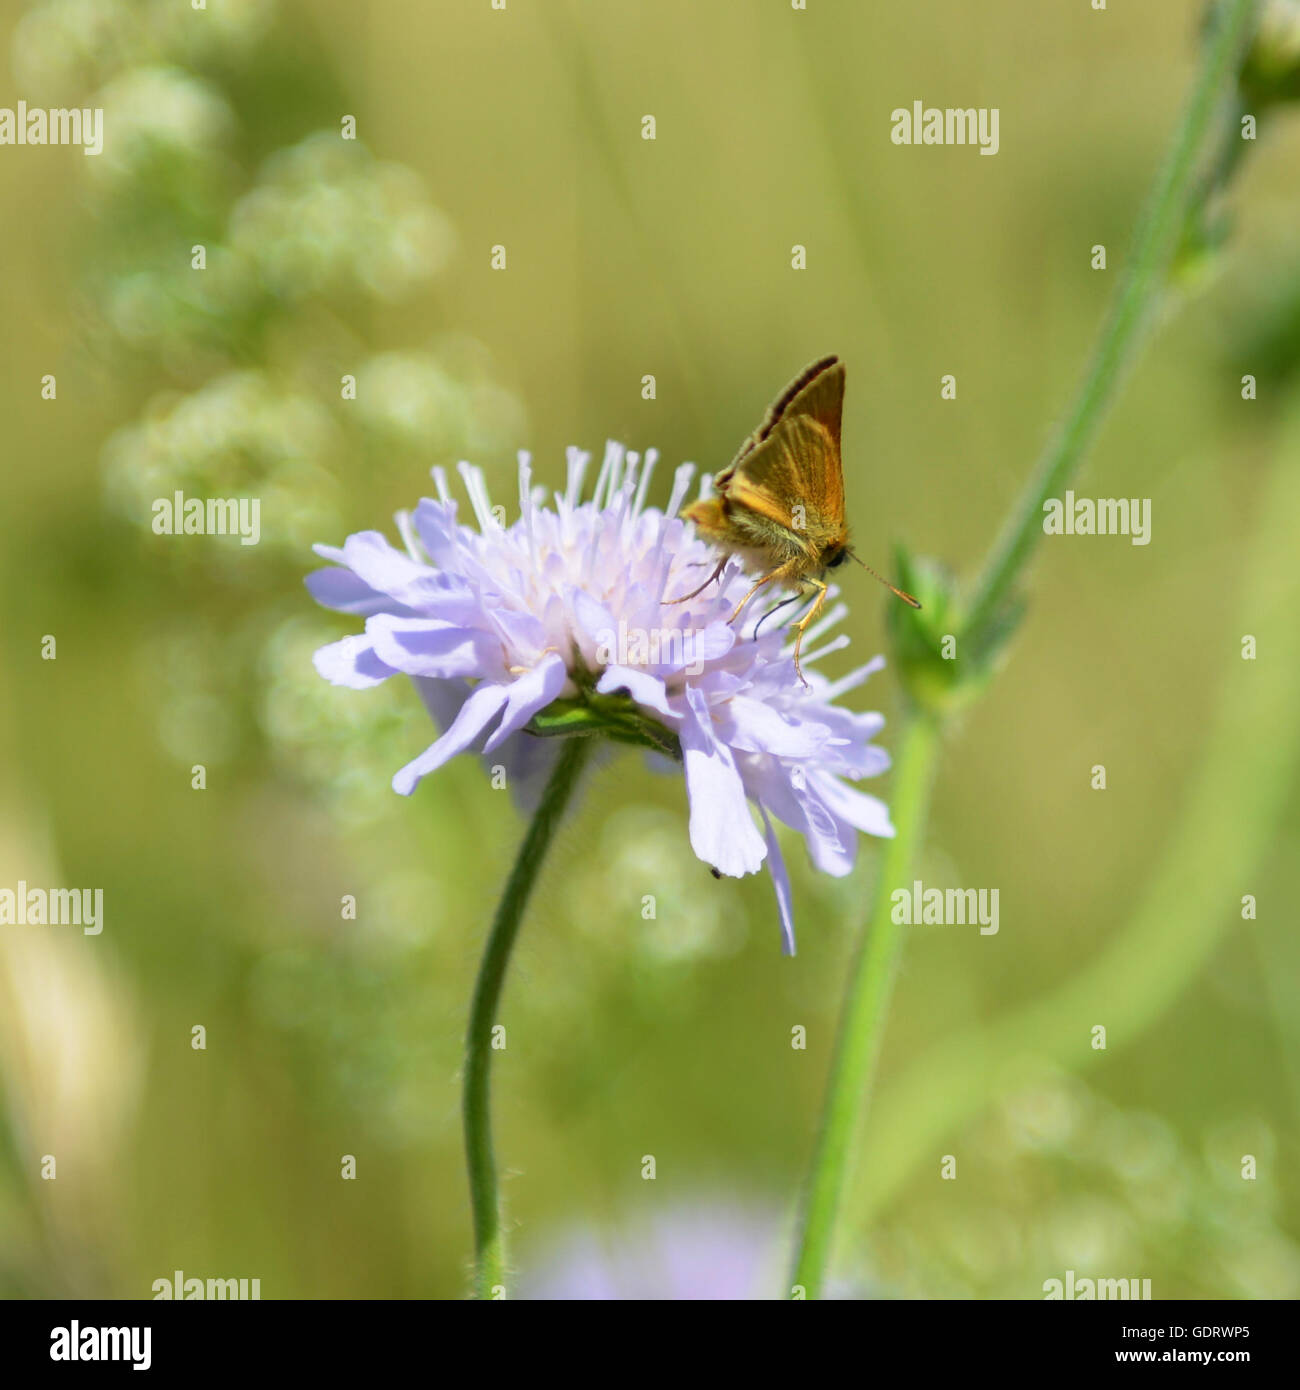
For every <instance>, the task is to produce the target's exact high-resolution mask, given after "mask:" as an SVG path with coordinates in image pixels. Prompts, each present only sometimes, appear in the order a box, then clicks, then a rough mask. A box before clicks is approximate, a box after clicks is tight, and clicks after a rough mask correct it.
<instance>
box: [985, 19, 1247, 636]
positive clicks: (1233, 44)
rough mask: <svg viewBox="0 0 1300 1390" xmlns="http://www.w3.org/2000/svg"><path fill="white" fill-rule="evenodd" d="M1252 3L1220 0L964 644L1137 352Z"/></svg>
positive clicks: (1020, 562) (1024, 552) (993, 557)
mask: <svg viewBox="0 0 1300 1390" xmlns="http://www.w3.org/2000/svg"><path fill="white" fill-rule="evenodd" d="M1257 6H1258V0H1228V2H1227V3H1226V4H1224V5H1223V6H1222V8H1221V9H1220V10H1219V11H1218V14H1217V18H1216V21H1215V24H1216V27H1215V31H1214V33H1213V34H1212V36H1211V37H1210V40H1209V42H1208V43H1207V44H1206V47H1205V50H1204V55H1203V58H1202V61H1201V67H1200V71H1199V72H1198V74H1197V78H1196V82H1195V84H1194V85H1193V87H1192V93H1191V97H1190V99H1189V100H1188V103H1187V107H1186V110H1185V111H1184V113H1183V118H1182V120H1181V122H1180V123H1179V125H1178V129H1177V130H1176V131H1175V133H1174V140H1173V144H1172V145H1171V146H1170V148H1169V153H1168V154H1167V155H1166V157H1165V161H1164V163H1163V164H1162V165H1161V167H1160V171H1159V173H1158V174H1157V176H1156V181H1155V184H1154V186H1153V187H1152V190H1151V193H1150V195H1149V196H1148V199H1147V203H1146V206H1145V208H1144V209H1143V212H1142V216H1141V219H1140V221H1139V222H1138V227H1137V230H1136V232H1135V233H1134V236H1133V246H1132V250H1131V252H1130V254H1129V259H1128V266H1127V269H1126V271H1125V274H1124V278H1123V280H1122V281H1121V283H1120V285H1119V288H1118V290H1117V292H1116V295H1115V298H1114V300H1113V301H1112V304H1111V309H1110V313H1109V315H1108V317H1107V319H1106V323H1105V325H1104V326H1103V328H1102V331H1101V334H1100V336H1099V337H1098V339H1097V343H1096V346H1095V347H1094V348H1093V352H1092V357H1091V359H1090V360H1089V362H1088V366H1087V370H1086V371H1085V373H1084V377H1083V381H1082V384H1081V385H1080V387H1079V390H1078V394H1077V395H1076V396H1075V399H1074V404H1073V406H1072V407H1071V409H1070V413H1069V414H1068V415H1067V416H1066V418H1065V421H1064V423H1063V424H1062V425H1061V426H1060V428H1059V429H1058V430H1057V431H1056V432H1055V434H1054V435H1053V436H1052V438H1051V439H1050V440H1049V442H1048V444H1047V447H1046V449H1045V450H1044V452H1043V454H1042V456H1041V457H1040V459H1039V461H1038V465H1037V467H1036V468H1035V469H1034V472H1033V474H1032V475H1031V477H1030V479H1029V481H1028V483H1027V484H1026V485H1025V487H1024V488H1022V489H1021V492H1020V496H1019V498H1018V499H1017V501H1016V503H1015V506H1014V508H1013V509H1012V512H1011V516H1010V517H1009V519H1008V521H1007V524H1006V526H1005V527H1004V528H1003V531H1002V534H1001V535H1000V536H999V538H998V541H997V544H996V545H995V546H994V547H993V550H992V553H991V554H990V556H989V558H988V561H987V563H986V564H985V566H984V568H983V571H982V572H981V574H980V577H979V579H978V581H977V582H976V585H975V589H974V593H973V595H972V598H971V603H970V607H969V609H968V612H967V616H966V622H965V629H964V640H965V641H966V642H969V643H971V644H972V645H973V646H974V647H975V648H978V647H979V646H980V645H981V643H982V641H983V639H984V637H985V636H986V634H987V630H988V628H989V627H990V625H991V624H992V623H993V622H994V621H995V619H996V615H997V610H998V608H999V606H1000V605H1001V603H1002V602H1003V600H1004V599H1006V598H1007V597H1008V595H1009V593H1010V591H1011V588H1012V586H1013V584H1014V582H1015V580H1016V579H1017V578H1018V577H1019V575H1020V573H1021V571H1022V570H1023V569H1024V567H1025V563H1026V562H1027V561H1028V559H1029V555H1030V552H1031V551H1032V550H1033V548H1034V545H1035V544H1036V543H1037V541H1038V540H1039V539H1040V537H1041V536H1042V534H1043V503H1044V502H1046V501H1047V500H1048V499H1049V498H1051V497H1055V496H1057V495H1058V494H1059V493H1060V492H1061V490H1062V489H1063V488H1064V487H1065V485H1066V484H1067V483H1068V482H1069V481H1070V479H1071V477H1072V476H1073V474H1074V473H1076V472H1077V471H1078V468H1079V465H1080V464H1081V463H1082V461H1083V459H1084V456H1085V455H1086V453H1087V451H1088V447H1089V446H1090V445H1091V443H1092V441H1093V439H1094V437H1095V436H1096V433H1097V431H1098V429H1099V428H1100V426H1101V423H1102V421H1103V420H1104V419H1105V417H1106V412H1107V409H1108V408H1109V406H1110V404H1111V402H1112V401H1113V400H1114V398H1115V395H1116V394H1117V390H1118V387H1119V386H1120V385H1121V384H1122V382H1123V379H1124V374H1125V372H1126V370H1127V369H1128V367H1129V366H1130V365H1131V363H1132V361H1133V359H1134V357H1135V355H1136V353H1137V349H1138V348H1139V347H1140V346H1141V343H1142V338H1143V331H1144V329H1145V328H1146V326H1147V324H1148V323H1149V322H1150V320H1151V318H1152V316H1153V314H1152V311H1153V309H1154V308H1155V307H1156V305H1157V304H1158V302H1159V299H1160V296H1161V293H1162V291H1163V289H1164V284H1165V278H1166V272H1167V270H1168V268H1169V261H1170V258H1171V256H1172V255H1173V253H1174V249H1175V247H1176V245H1177V242H1178V237H1179V234H1180V232H1181V231H1182V227H1183V218H1184V215H1185V212H1186V208H1187V202H1188V198H1189V195H1190V194H1191V192H1192V190H1193V188H1194V186H1195V182H1196V176H1197V172H1198V168H1199V164H1200V159H1201V157H1202V154H1203V147H1204V145H1205V142H1206V135H1207V132H1208V131H1210V129H1211V127H1212V126H1213V124H1214V122H1215V119H1216V116H1217V115H1218V114H1219V110H1220V106H1221V104H1222V103H1223V102H1224V101H1225V100H1226V98H1227V95H1228V92H1227V88H1228V86H1229V84H1230V82H1231V81H1232V80H1234V79H1235V76H1236V72H1237V68H1238V65H1239V63H1240V61H1241V57H1242V53H1243V52H1244V50H1245V46H1246V43H1247V40H1248V39H1249V38H1250V36H1251V34H1252V32H1253V30H1254V22H1255V18H1256V14H1255V12H1256V9H1257ZM1221 158H1222V156H1221V155H1220V159H1221Z"/></svg>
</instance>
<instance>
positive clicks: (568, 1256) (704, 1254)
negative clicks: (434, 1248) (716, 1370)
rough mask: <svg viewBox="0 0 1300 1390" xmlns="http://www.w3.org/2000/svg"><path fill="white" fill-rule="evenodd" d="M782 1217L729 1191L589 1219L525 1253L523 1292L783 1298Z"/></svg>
mask: <svg viewBox="0 0 1300 1390" xmlns="http://www.w3.org/2000/svg"><path fill="white" fill-rule="evenodd" d="M781 1225H782V1223H781V1220H780V1217H779V1216H778V1215H777V1214H776V1213H775V1212H773V1211H769V1210H766V1209H764V1208H760V1207H750V1206H741V1205H739V1204H737V1203H735V1202H734V1201H731V1200H728V1199H726V1198H722V1199H719V1200H716V1201H705V1200H696V1201H694V1202H689V1203H685V1204H682V1205H680V1206H674V1207H672V1208H670V1209H669V1210H668V1211H666V1212H664V1213H662V1214H657V1215H655V1216H652V1217H648V1218H643V1219H642V1220H641V1221H639V1222H637V1223H635V1224H634V1225H632V1226H630V1227H625V1228H622V1229H615V1230H608V1231H600V1230H598V1229H597V1228H595V1227H594V1226H591V1225H590V1224H588V1223H584V1224H583V1225H581V1226H579V1227H578V1228H577V1229H574V1230H571V1231H569V1232H567V1233H565V1234H564V1235H563V1236H561V1237H560V1238H558V1239H556V1240H554V1241H553V1242H551V1243H550V1244H549V1245H546V1246H543V1247H542V1248H540V1249H539V1250H538V1251H537V1254H536V1256H535V1258H534V1259H532V1260H528V1259H525V1260H524V1261H523V1262H522V1265H521V1269H520V1296H521V1297H522V1298H526V1299H547V1300H566V1301H567V1300H578V1299H580V1300H584V1301H586V1300H593V1301H608V1300H620V1301H622V1300H636V1301H640V1300H644V1299H652V1300H667V1299H673V1300H679V1299H680V1300H687V1301H691V1302H695V1301H703V1300H710V1301H713V1300H725V1301H735V1300H740V1299H762V1298H775V1297H776V1296H777V1294H778V1293H779V1291H780V1288H781V1276H782V1269H781V1260H782V1252H781V1242H780V1235H781Z"/></svg>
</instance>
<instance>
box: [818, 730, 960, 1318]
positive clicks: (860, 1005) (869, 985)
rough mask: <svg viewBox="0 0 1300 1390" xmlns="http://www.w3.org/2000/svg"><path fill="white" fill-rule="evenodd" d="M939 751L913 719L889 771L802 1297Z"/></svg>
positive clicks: (888, 973) (827, 1235) (838, 1172)
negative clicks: (886, 812) (879, 851)
mask: <svg viewBox="0 0 1300 1390" xmlns="http://www.w3.org/2000/svg"><path fill="white" fill-rule="evenodd" d="M938 746H939V727H938V724H937V723H936V722H935V720H934V719H933V718H932V717H931V716H930V715H928V714H923V713H920V712H916V713H913V714H911V715H910V716H909V717H908V721H907V723H906V725H905V726H904V729H903V734H902V737H901V739H900V741H899V749H898V757H897V760H896V762H895V764H894V796H893V820H894V831H895V834H894V838H893V839H892V840H887V841H886V842H885V851H884V854H883V856H882V858H881V864H880V877H879V879H878V880H877V881H876V891H875V897H874V899H873V901H872V906H871V916H870V918H869V920H868V922H867V928H866V931H865V932H864V934H863V936H862V939H861V941H860V942H859V944H858V954H857V959H856V961H855V963H854V966H853V970H852V972H851V973H850V975H849V984H848V989H847V991H846V993H845V999H844V1011H843V1013H842V1014H841V1015H840V1031H839V1037H838V1038H837V1040H836V1044H835V1058H834V1061H833V1062H832V1064H831V1076H830V1083H829V1085H828V1087H827V1095H826V1104H825V1108H824V1109H823V1111H822V1127H821V1133H820V1134H819V1135H818V1139H817V1152H816V1154H815V1156H814V1158H813V1165H812V1173H811V1177H810V1180H809V1183H808V1190H807V1193H806V1195H805V1199H804V1212H803V1231H802V1240H801V1242H800V1247H799V1253H798V1258H797V1262H796V1264H795V1270H794V1275H793V1283H794V1284H795V1285H796V1286H797V1287H799V1288H802V1290H803V1296H804V1297H805V1298H817V1297H819V1296H820V1294H821V1289H822V1280H823V1278H824V1277H825V1272H826V1265H827V1261H828V1259H829V1257H830V1247H831V1240H832V1237H833V1235H834V1231H835V1218H836V1214H837V1212H838V1210H839V1202H840V1194H841V1192H842V1190H843V1188H844V1182H845V1177H846V1174H847V1168H848V1159H849V1151H850V1149H851V1148H852V1144H853V1138H854V1134H855V1132H856V1130H857V1127H858V1125H859V1123H860V1122H861V1120H862V1116H863V1112H864V1111H865V1109H866V1102H867V1093H868V1091H869V1089H870V1086H871V1077H872V1072H873V1071H874V1070H875V1065H876V1057H877V1055H878V1054H879V1051H880V1043H881V1039H882V1037H883V1035H884V1021H885V1016H886V1014H887V1013H888V1011H889V999H890V995H891V994H892V993H893V988H894V976H895V974H896V973H897V970H898V961H899V957H900V956H901V955H902V951H903V934H904V932H905V930H906V928H905V927H903V926H900V925H899V924H898V923H897V922H895V921H894V919H893V914H892V913H891V911H890V907H891V895H892V893H893V892H894V890H895V889H896V888H905V887H909V886H910V879H911V874H912V863H913V859H914V856H915V853H916V849H917V845H918V842H919V840H920V836H921V832H922V828H923V826H924V824H925V809H926V802H927V800H928V798H929V792H930V780H931V776H932V774H933V770H934V764H935V760H936V754H937V752H938Z"/></svg>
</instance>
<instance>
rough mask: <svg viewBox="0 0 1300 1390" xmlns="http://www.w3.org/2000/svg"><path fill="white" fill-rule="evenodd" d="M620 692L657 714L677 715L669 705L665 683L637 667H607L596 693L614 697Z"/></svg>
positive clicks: (598, 683) (598, 682)
mask: <svg viewBox="0 0 1300 1390" xmlns="http://www.w3.org/2000/svg"><path fill="white" fill-rule="evenodd" d="M618 690H626V691H627V693H628V694H629V695H630V696H631V697H632V698H633V700H635V701H636V703H637V704H638V705H643V706H644V707H645V708H646V709H651V710H654V712H655V713H656V714H667V715H673V714H675V711H674V710H673V709H672V707H671V706H670V705H669V703H668V691H667V688H666V687H665V686H664V683H663V681H661V680H660V679H659V677H658V676H652V675H651V674H650V673H649V671H639V670H637V668H636V667H635V666H606V667H605V669H604V671H603V672H602V673H601V677H600V679H599V680H598V681H597V682H596V691H597V693H598V694H600V695H612V694H613V693H614V692H615V691H618Z"/></svg>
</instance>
